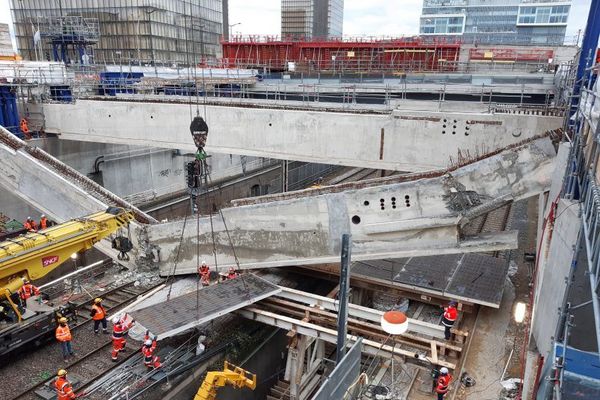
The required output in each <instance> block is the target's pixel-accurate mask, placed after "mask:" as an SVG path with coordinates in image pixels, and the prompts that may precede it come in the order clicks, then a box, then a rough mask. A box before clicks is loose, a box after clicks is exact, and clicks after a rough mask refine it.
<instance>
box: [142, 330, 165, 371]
mask: <svg viewBox="0 0 600 400" xmlns="http://www.w3.org/2000/svg"><path fill="white" fill-rule="evenodd" d="M155 350H156V340H155V339H151V338H150V333H149V332H148V331H146V336H144V345H143V346H142V354H143V355H144V365H145V366H146V367H147V368H148V369H154V368H160V367H162V364H161V362H160V357H159V356H155V355H154V351H155Z"/></svg>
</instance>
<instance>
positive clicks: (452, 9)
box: [420, 0, 571, 45]
mask: <svg viewBox="0 0 600 400" xmlns="http://www.w3.org/2000/svg"><path fill="white" fill-rule="evenodd" d="M570 8H571V1H570V0H423V11H422V14H421V27H420V33H421V35H424V36H430V35H435V36H460V37H461V39H462V40H463V41H464V42H467V43H487V44H496V43H497V44H502V43H505V44H539V45H559V44H562V43H563V41H564V38H565V32H566V29H567V19H568V17H569V11H570Z"/></svg>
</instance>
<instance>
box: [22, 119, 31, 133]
mask: <svg viewBox="0 0 600 400" xmlns="http://www.w3.org/2000/svg"><path fill="white" fill-rule="evenodd" d="M20 125H21V132H23V133H28V132H29V125H28V124H27V120H26V119H25V118H22V119H21V124H20Z"/></svg>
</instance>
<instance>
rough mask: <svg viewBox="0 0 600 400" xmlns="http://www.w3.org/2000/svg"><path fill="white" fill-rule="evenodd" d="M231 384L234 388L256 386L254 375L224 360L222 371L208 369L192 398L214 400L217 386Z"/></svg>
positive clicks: (251, 387)
mask: <svg viewBox="0 0 600 400" xmlns="http://www.w3.org/2000/svg"><path fill="white" fill-rule="evenodd" d="M225 385H231V386H233V387H235V388H238V389H241V388H245V387H247V388H249V389H252V390H254V389H255V388H256V375H255V374H251V373H250V372H248V371H246V370H244V369H242V368H240V367H236V366H235V365H233V364H229V363H228V362H227V361H225V366H224V367H223V371H210V372H208V373H207V374H206V378H204V382H202V385H201V386H200V388H199V389H198V393H196V396H195V397H194V400H214V399H216V398H217V388H220V387H223V386H225Z"/></svg>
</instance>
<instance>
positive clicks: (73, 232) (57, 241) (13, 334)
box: [0, 207, 134, 356]
mask: <svg viewBox="0 0 600 400" xmlns="http://www.w3.org/2000/svg"><path fill="white" fill-rule="evenodd" d="M133 218H134V215H133V213H131V212H130V211H127V210H124V209H122V208H117V207H109V208H108V209H107V210H106V211H102V212H98V213H95V214H92V215H89V216H86V217H83V218H77V219H72V220H70V221H67V222H64V223H62V224H58V225H54V226H51V227H49V228H47V229H44V230H40V231H37V232H28V233H26V234H24V235H20V236H18V237H16V238H12V239H8V240H5V241H3V242H0V306H2V308H3V309H4V311H3V312H4V313H5V315H8V314H7V313H6V310H9V311H10V309H12V311H13V313H11V314H14V318H11V319H12V320H13V321H12V322H10V321H9V322H8V324H6V323H3V324H2V325H0V356H3V355H5V354H7V353H9V352H10V351H12V350H14V349H16V348H17V347H20V346H22V345H23V344H25V343H29V342H31V341H34V340H35V341H37V342H39V341H40V340H41V338H42V337H43V336H46V335H47V334H48V333H49V332H51V331H53V330H54V328H55V327H56V317H57V316H62V314H64V313H66V312H69V307H68V306H63V307H59V308H53V307H49V306H47V305H45V304H41V303H40V302H39V301H36V300H39V298H38V299H35V298H33V297H32V298H30V299H28V300H27V304H26V306H25V307H23V306H22V305H19V304H18V303H19V299H18V295H17V292H18V290H19V289H20V288H21V286H23V283H24V281H25V280H31V281H34V280H36V279H40V278H42V277H44V276H45V275H47V274H48V273H50V272H51V271H53V270H55V269H56V268H57V267H59V266H60V265H62V264H63V263H64V262H65V261H67V260H69V259H70V257H71V255H72V254H74V253H77V252H80V251H84V250H88V249H90V248H91V247H92V246H93V245H94V244H95V243H97V242H99V241H100V240H102V239H104V238H106V237H108V236H109V235H111V234H113V233H115V232H117V231H118V230H119V229H120V228H122V227H125V226H127V225H128V224H129V222H130V221H131V220H133ZM116 239H119V240H113V247H115V248H117V250H119V251H120V252H121V253H123V252H126V251H128V250H130V249H131V246H130V243H131V242H130V241H129V240H128V239H127V238H126V237H124V236H122V237H118V238H116ZM123 245H125V248H123Z"/></svg>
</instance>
